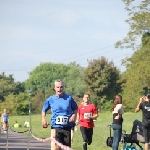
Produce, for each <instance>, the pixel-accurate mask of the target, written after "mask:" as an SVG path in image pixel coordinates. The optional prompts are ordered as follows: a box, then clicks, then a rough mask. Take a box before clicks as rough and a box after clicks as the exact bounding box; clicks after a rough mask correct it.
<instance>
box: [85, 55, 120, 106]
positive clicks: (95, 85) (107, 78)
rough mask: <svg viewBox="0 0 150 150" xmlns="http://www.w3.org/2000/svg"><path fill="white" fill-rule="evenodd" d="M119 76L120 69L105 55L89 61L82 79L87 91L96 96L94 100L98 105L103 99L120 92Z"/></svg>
mask: <svg viewBox="0 0 150 150" xmlns="http://www.w3.org/2000/svg"><path fill="white" fill-rule="evenodd" d="M119 77H120V71H119V70H118V69H117V68H116V67H115V66H114V63H113V62H112V61H111V62H108V61H107V59H106V58H105V57H101V58H99V59H94V60H91V61H89V64H88V67H87V68H86V69H85V71H84V81H85V83H86V85H87V88H88V91H89V92H90V93H91V94H92V95H95V96H96V97H97V98H98V99H97V100H96V101H97V104H98V105H100V103H101V104H102V103H104V102H105V100H111V99H112V98H113V97H114V95H115V94H116V93H118V92H120V84H119V83H118V82H117V81H118V79H119ZM94 99H95V98H94ZM99 101H100V102H99Z"/></svg>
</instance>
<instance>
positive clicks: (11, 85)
mask: <svg viewBox="0 0 150 150" xmlns="http://www.w3.org/2000/svg"><path fill="white" fill-rule="evenodd" d="M23 91H24V87H23V84H22V83H20V82H14V78H13V77H12V75H9V76H8V77H7V76H6V75H5V73H2V74H0V101H1V102H2V101H4V97H5V96H7V95H9V94H11V93H12V94H14V95H16V94H19V92H23Z"/></svg>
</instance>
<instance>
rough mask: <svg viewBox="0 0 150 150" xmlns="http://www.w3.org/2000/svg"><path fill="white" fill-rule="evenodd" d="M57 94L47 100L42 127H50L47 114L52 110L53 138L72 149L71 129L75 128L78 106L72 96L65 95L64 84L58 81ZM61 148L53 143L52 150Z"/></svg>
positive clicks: (44, 106) (56, 85)
mask: <svg viewBox="0 0 150 150" xmlns="http://www.w3.org/2000/svg"><path fill="white" fill-rule="evenodd" d="M54 89H55V92H56V94H55V95H53V96H50V97H49V98H48V99H46V101H45V103H44V105H43V108H42V125H43V127H44V128H47V127H48V122H47V121H46V118H45V116H46V112H47V111H48V110H49V109H51V112H52V114H51V136H52V137H55V138H56V140H57V141H58V142H60V143H62V144H63V145H66V146H69V147H71V128H72V127H73V126H74V122H75V120H76V114H77V109H78V107H77V104H76V102H75V101H74V99H73V98H72V96H71V95H68V94H66V93H64V82H63V81H61V80H56V81H55V83H54ZM55 149H56V150H57V149H58V150H59V147H58V146H56V145H55V143H54V142H51V150H55Z"/></svg>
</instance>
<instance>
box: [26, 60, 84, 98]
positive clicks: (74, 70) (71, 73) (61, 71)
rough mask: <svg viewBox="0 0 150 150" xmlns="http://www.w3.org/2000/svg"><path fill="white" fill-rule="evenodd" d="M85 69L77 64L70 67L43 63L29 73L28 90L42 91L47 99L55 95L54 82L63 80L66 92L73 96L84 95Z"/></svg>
mask: <svg viewBox="0 0 150 150" xmlns="http://www.w3.org/2000/svg"><path fill="white" fill-rule="evenodd" d="M82 78H83V69H82V68H81V67H80V66H79V65H77V64H76V63H75V62H73V63H70V64H68V65H65V64H54V63H41V64H40V65H39V66H37V67H36V68H35V69H34V70H33V71H32V72H30V73H29V79H28V80H26V81H25V88H26V90H28V89H32V91H33V92H34V94H35V92H36V90H42V92H43V93H44V94H45V97H47V96H48V94H51V93H54V91H53V88H54V81H55V80H56V79H62V80H64V81H65V87H66V88H65V91H66V92H69V93H70V94H73V95H82V94H83V91H84V87H85V84H84V82H83V79H82Z"/></svg>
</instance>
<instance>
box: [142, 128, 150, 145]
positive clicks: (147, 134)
mask: <svg viewBox="0 0 150 150" xmlns="http://www.w3.org/2000/svg"><path fill="white" fill-rule="evenodd" d="M143 136H144V138H145V143H149V142H150V127H145V126H143Z"/></svg>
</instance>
